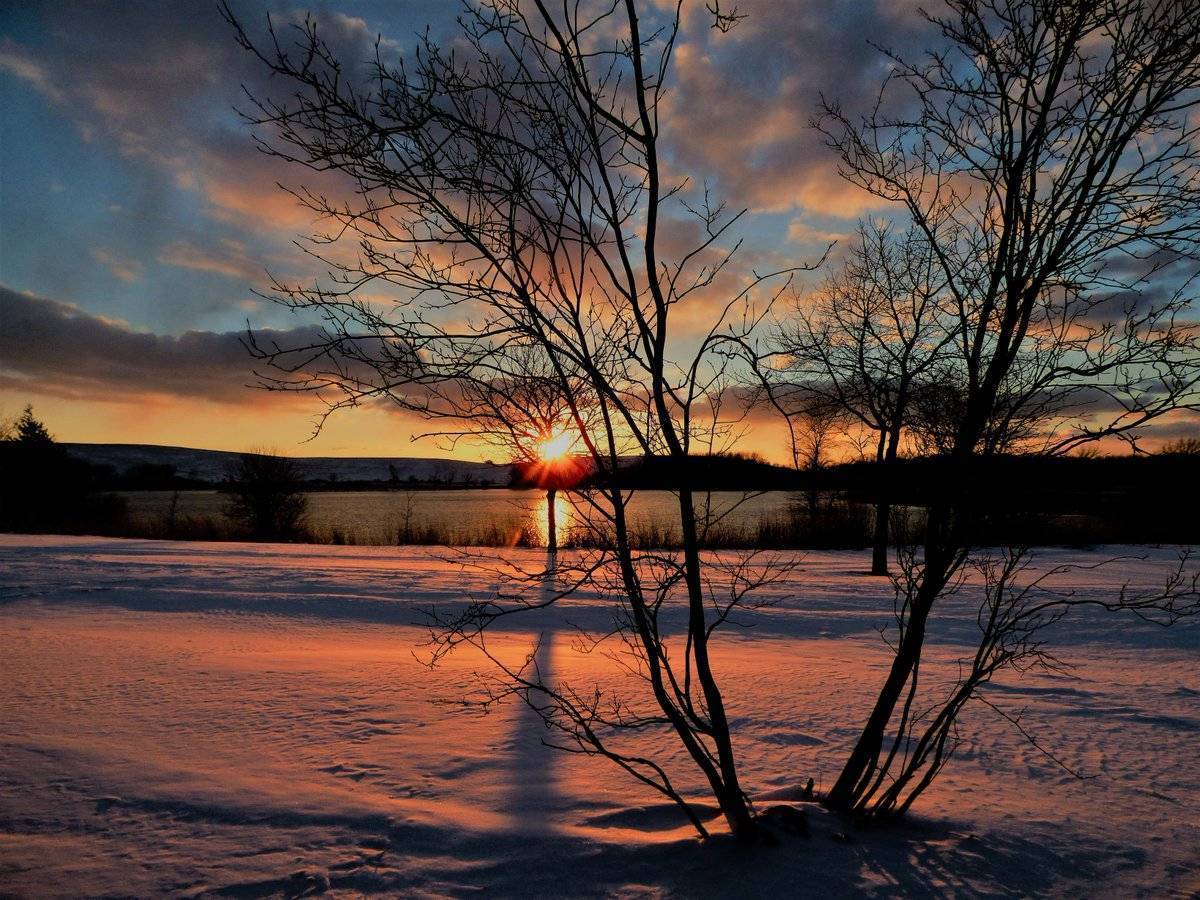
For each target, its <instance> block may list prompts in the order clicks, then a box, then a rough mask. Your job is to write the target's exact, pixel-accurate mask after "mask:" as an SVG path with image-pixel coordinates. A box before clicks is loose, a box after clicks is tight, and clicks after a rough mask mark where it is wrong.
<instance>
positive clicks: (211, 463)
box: [62, 443, 511, 485]
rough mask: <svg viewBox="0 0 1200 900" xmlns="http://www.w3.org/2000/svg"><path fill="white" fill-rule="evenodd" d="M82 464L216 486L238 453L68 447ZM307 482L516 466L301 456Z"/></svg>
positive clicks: (470, 474)
mask: <svg viewBox="0 0 1200 900" xmlns="http://www.w3.org/2000/svg"><path fill="white" fill-rule="evenodd" d="M62 446H63V447H65V448H66V449H67V452H68V453H70V454H71V455H72V456H74V457H75V458H77V459H81V460H84V461H85V462H88V463H91V464H93V465H99V466H107V467H110V468H111V469H112V470H113V471H114V472H115V473H116V474H117V475H119V476H126V475H128V474H129V473H130V472H131V471H136V470H139V469H141V470H145V469H147V468H161V467H169V468H171V469H173V470H174V473H175V475H177V476H178V477H180V478H183V479H189V480H195V481H203V482H211V483H213V484H216V483H217V482H219V481H221V480H222V479H223V478H224V477H225V471H226V467H227V466H228V465H229V464H230V462H232V461H233V460H235V459H236V458H237V456H238V454H237V453H232V452H229V451H226V450H195V449H193V448H191V447H160V446H158V445H155V444H68V443H64V444H63V445H62ZM295 461H296V465H297V466H299V468H300V471H301V473H302V476H303V478H304V479H305V480H306V481H316V482H338V483H342V482H388V481H393V480H399V481H400V482H409V481H414V482H419V483H423V484H435V483H436V484H475V485H506V484H508V481H509V475H510V472H511V466H508V465H495V464H492V463H476V462H463V461H461V460H454V459H428V458H420V457H405V456H391V457H388V456H369V457H337V456H309V457H295Z"/></svg>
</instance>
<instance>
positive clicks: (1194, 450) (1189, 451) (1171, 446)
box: [1158, 437, 1200, 456]
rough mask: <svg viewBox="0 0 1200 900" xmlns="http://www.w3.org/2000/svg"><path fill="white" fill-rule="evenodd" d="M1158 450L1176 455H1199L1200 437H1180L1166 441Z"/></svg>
mask: <svg viewBox="0 0 1200 900" xmlns="http://www.w3.org/2000/svg"><path fill="white" fill-rule="evenodd" d="M1158 452H1159V453H1163V454H1175V455H1178V456H1200V437H1181V438H1176V439H1175V440H1173V441H1167V442H1166V443H1165V444H1163V445H1162V448H1161V449H1159V451H1158Z"/></svg>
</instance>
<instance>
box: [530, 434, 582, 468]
mask: <svg viewBox="0 0 1200 900" xmlns="http://www.w3.org/2000/svg"><path fill="white" fill-rule="evenodd" d="M574 444H575V438H574V436H573V435H572V434H571V433H570V432H569V431H564V430H561V429H560V430H558V431H554V432H551V433H550V434H549V435H548V436H547V437H545V438H544V439H542V440H541V441H539V442H538V445H537V452H538V456H540V457H541V458H542V459H544V460H546V461H549V460H552V459H562V458H563V457H564V456H566V455H567V454H568V453H570V452H571V447H572V446H574Z"/></svg>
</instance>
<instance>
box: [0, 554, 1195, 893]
mask: <svg viewBox="0 0 1200 900" xmlns="http://www.w3.org/2000/svg"><path fill="white" fill-rule="evenodd" d="M1118 555H1129V556H1134V557H1139V558H1136V559H1128V560H1125V561H1122V562H1121V563H1119V564H1117V565H1116V566H1114V567H1107V568H1102V569H1097V570H1091V571H1087V572H1079V573H1075V574H1074V575H1072V576H1071V579H1072V581H1071V586H1072V587H1073V588H1075V589H1076V590H1077V591H1080V592H1086V591H1096V592H1101V591H1110V590H1112V589H1113V588H1114V583H1115V582H1117V581H1122V582H1123V581H1126V580H1130V581H1132V582H1134V583H1138V584H1147V585H1149V584H1153V583H1155V582H1157V581H1159V580H1161V578H1162V576H1163V575H1164V574H1165V572H1166V571H1167V570H1168V569H1170V568H1171V566H1172V563H1173V561H1174V559H1175V556H1176V554H1175V552H1174V550H1172V549H1170V548H1164V549H1152V550H1146V549H1142V548H1115V547H1104V548H1096V549H1095V550H1093V551H1090V552H1083V551H1065V550H1052V551H1051V550H1047V551H1043V552H1042V553H1040V554H1039V559H1040V560H1041V561H1042V563H1041V564H1042V565H1050V564H1058V563H1063V562H1083V563H1094V562H1096V561H1099V560H1100V559H1104V558H1106V557H1108V556H1118ZM512 557H513V558H514V559H516V560H517V561H518V562H522V563H527V564H529V565H531V566H533V565H536V564H537V562H538V557H537V555H536V551H514V552H513V553H512ZM1140 557H1145V558H1140ZM863 567H864V559H863V555H862V554H861V553H849V552H847V553H811V554H808V555H807V556H806V558H805V560H804V563H803V566H802V569H801V570H800V571H799V572H798V573H796V574H795V575H794V576H793V577H792V580H791V582H790V583H789V584H786V585H781V586H776V587H773V588H772V589H771V591H772V593H773V599H774V600H775V601H776V605H774V606H772V607H771V608H769V609H766V610H763V611H762V612H759V613H756V614H754V615H753V616H751V617H749V618H748V619H747V621H746V622H745V624H748V625H752V626H753V627H750V628H746V629H734V630H733V631H732V632H731V633H730V634H729V635H728V636H727V637H725V638H723V639H722V640H721V641H720V642H719V643H718V645H717V648H716V660H715V661H716V665H717V666H718V670H719V674H720V677H721V679H722V684H723V686H724V689H725V691H726V695H727V699H728V701H729V704H730V707H731V714H732V715H733V717H734V720H735V726H736V729H737V733H736V740H737V750H738V753H739V758H740V761H741V766H742V768H743V772H744V781H745V783H746V785H747V787H748V788H749V790H750V791H751V793H752V794H753V796H754V797H755V798H756V800H757V802H758V805H759V806H760V807H762V806H766V805H769V804H770V802H773V801H778V800H789V799H794V798H795V797H796V796H797V793H798V790H799V788H800V786H801V785H803V783H804V781H806V780H807V779H808V778H809V777H813V778H815V779H816V781H817V783H818V786H820V785H822V784H824V785H828V784H829V782H830V780H831V779H832V778H833V777H835V776H836V773H837V766H838V763H839V761H840V760H841V759H842V757H843V756H844V753H845V751H846V749H847V747H848V745H849V743H850V742H851V741H852V739H853V737H854V734H855V729H856V728H857V727H859V726H860V725H861V720H862V716H863V715H864V708H865V703H866V702H867V700H868V698H869V697H871V696H872V695H873V692H874V690H875V689H876V688H877V686H878V684H879V682H880V680H881V678H882V674H881V673H882V671H883V667H884V666H885V664H886V662H887V656H886V649H885V648H884V646H883V644H882V642H881V639H880V637H879V634H878V631H877V629H878V628H879V627H881V626H886V625H887V624H888V621H889V616H890V594H889V591H888V588H887V585H886V583H884V582H882V581H881V580H879V579H870V578H867V577H864V576H863V575H862V569H863ZM493 580H494V579H493ZM491 586H492V581H491V580H489V576H488V575H487V574H486V573H484V572H483V571H481V570H479V569H476V568H473V567H466V568H464V567H463V566H461V565H460V564H459V563H457V562H456V561H455V559H454V554H453V553H452V552H450V551H445V550H442V551H438V550H435V549H423V548H387V547H325V546H321V547H316V546H306V545H251V544H199V543H172V542H153V541H126V540H118V539H102V538H86V537H84V538H70V537H55V536H23V535H5V536H0V675H2V677H0V745H2V749H0V894H3V893H10V892H11V893H14V894H17V895H30V896H33V895H36V896H79V895H91V896H99V895H146V894H153V893H161V892H169V893H173V894H178V895H182V896H194V895H202V894H211V895H218V896H240V897H253V896H271V895H291V896H297V895H301V894H303V893H305V892H316V891H320V890H323V889H325V888H330V889H332V890H334V891H335V892H337V893H339V894H342V895H351V896H353V895H356V894H360V893H372V892H384V893H390V894H396V893H401V894H416V895H420V896H460V895H464V894H468V893H476V892H480V891H483V892H486V893H488V894H489V895H498V896H512V895H538V894H568V895H582V896H597V895H612V896H622V897H650V896H729V895H737V896H764V897H766V896H779V895H798V894H804V895H811V896H846V895H848V894H855V893H861V894H867V895H874V896H910V895H936V896H963V895H968V896H1018V895H1022V896H1023V895H1045V896H1079V895H1089V896H1109V897H1131V896H1178V897H1185V896H1194V895H1195V893H1196V892H1197V891H1200V837H1198V836H1200V766H1197V749H1198V748H1200V665H1198V663H1200V629H1198V628H1197V625H1196V623H1184V624H1181V625H1180V626H1177V627H1176V628H1173V629H1169V630H1164V629H1161V628H1157V627H1156V626H1153V625H1149V624H1146V623H1142V622H1140V621H1139V620H1136V619H1133V618H1120V619H1115V618H1114V617H1111V616H1105V615H1103V614H1090V615H1087V616H1082V617H1080V618H1077V619H1074V620H1071V621H1070V622H1068V623H1067V624H1066V625H1065V626H1064V628H1063V629H1062V630H1061V633H1060V634H1059V635H1058V636H1057V638H1056V644H1057V645H1059V646H1061V647H1062V648H1063V652H1064V655H1065V656H1066V658H1067V659H1068V660H1069V661H1070V662H1073V663H1075V664H1076V668H1075V669H1074V670H1073V671H1072V672H1071V673H1070V675H1069V676H1067V677H1050V676H1047V675H1032V674H1030V675H1026V676H1023V677H1015V676H1011V675H1010V676H1006V677H1005V678H1004V679H1003V681H1002V683H1001V684H998V685H995V686H993V687H992V688H991V689H990V690H991V691H992V694H991V699H992V700H993V701H994V702H997V703H1000V704H1003V705H1004V706H1005V707H1006V708H1008V709H1011V710H1012V711H1014V712H1015V711H1018V710H1021V709H1024V710H1025V719H1024V720H1023V721H1024V722H1025V724H1026V725H1027V727H1029V728H1030V729H1031V730H1033V731H1034V732H1035V733H1036V734H1037V736H1038V738H1039V740H1040V741H1041V743H1042V744H1043V745H1044V746H1047V747H1049V748H1051V749H1053V750H1054V752H1055V753H1056V754H1057V755H1058V756H1059V757H1060V758H1061V759H1062V760H1063V761H1064V762H1065V763H1067V764H1068V765H1070V766H1072V767H1073V768H1077V769H1079V770H1081V771H1082V772H1084V773H1085V774H1087V775H1089V776H1094V777H1091V778H1089V779H1087V780H1084V781H1079V780H1076V779H1074V778H1072V777H1071V776H1070V775H1068V774H1067V773H1066V772H1064V771H1063V770H1062V769H1061V768H1059V767H1058V766H1056V765H1055V764H1053V763H1052V762H1050V761H1049V760H1048V759H1047V758H1046V757H1045V756H1044V755H1043V754H1042V753H1041V752H1039V751H1038V750H1037V749H1036V748H1034V747H1032V746H1030V745H1029V744H1028V743H1027V742H1026V741H1025V740H1024V739H1023V738H1022V737H1021V736H1020V735H1019V734H1018V733H1016V732H1015V730H1014V729H1013V728H1012V727H1011V726H1009V725H1007V724H1006V723H1005V722H1003V721H1002V720H1001V719H999V717H998V716H996V715H995V714H994V713H992V712H990V711H988V710H987V709H986V708H983V707H972V708H970V709H969V711H968V712H967V714H966V716H965V720H964V723H963V726H964V737H965V739H966V741H965V744H964V746H963V747H962V748H961V749H960V751H959V753H958V755H957V756H956V757H955V759H954V760H953V761H952V763H951V765H950V767H949V769H948V770H947V771H946V773H945V774H944V775H943V776H942V777H941V779H940V780H939V781H938V782H937V783H935V786H934V787H933V788H932V789H931V790H930V791H929V792H928V793H927V794H926V795H925V796H924V797H923V798H922V799H921V800H920V801H918V803H917V806H916V807H915V809H914V815H912V816H911V818H910V819H908V820H907V821H906V822H904V823H902V824H898V825H889V826H876V827H873V828H859V827H855V826H854V825H852V824H850V823H848V822H846V821H843V820H841V819H839V818H837V817H835V816H833V815H831V814H828V813H825V812H823V811H822V810H820V809H819V808H818V807H816V806H812V805H808V806H806V807H805V808H806V809H807V811H808V817H809V820H810V824H811V825H812V830H813V834H812V837H810V838H807V839H805V838H801V837H791V836H783V837H782V838H781V840H780V844H779V845H778V846H775V847H757V848H752V849H747V848H742V847H738V846H736V845H734V844H733V843H732V842H731V841H729V840H728V839H727V838H724V837H722V836H718V837H716V838H714V839H713V840H712V841H709V842H707V843H701V842H699V841H697V840H696V839H695V838H694V837H693V835H692V834H691V832H690V830H689V829H688V828H687V827H686V826H685V825H684V824H683V823H682V822H681V821H680V820H679V817H678V816H677V814H676V813H675V811H674V810H673V809H671V808H669V807H666V806H664V805H663V804H662V803H661V802H660V801H659V798H658V797H657V796H655V795H653V794H652V793H649V792H648V791H647V790H645V789H643V788H642V787H640V786H639V785H637V784H636V783H633V782H631V781H629V780H627V778H626V776H624V775H623V774H622V773H620V772H619V771H617V770H616V769H615V768H613V767H611V766H610V765H608V764H605V763H603V762H600V761H594V760H588V759H584V758H580V757H574V756H567V755H564V754H561V753H554V752H552V751H549V750H547V749H546V748H544V747H543V746H541V744H540V739H541V733H540V725H539V724H538V722H537V721H536V719H535V718H533V717H532V714H531V713H529V712H528V711H527V710H525V709H524V708H523V707H521V706H519V705H517V704H510V705H506V706H502V707H500V708H499V709H497V710H496V711H494V712H493V713H492V714H490V715H487V716H479V715H478V714H476V713H474V712H472V711H470V710H466V709H463V708H461V707H460V706H457V705H455V704H453V703H438V702H433V701H453V700H455V699H457V698H460V697H462V696H463V695H464V694H465V693H467V692H469V691H470V690H471V688H472V686H473V685H474V684H475V683H476V679H475V674H474V673H475V672H476V671H483V670H484V668H485V662H484V661H483V660H482V659H481V658H479V657H478V656H470V655H467V654H460V655H454V656H451V657H450V658H449V659H448V660H447V661H446V662H444V663H443V664H441V665H440V666H439V667H437V668H435V669H432V670H431V669H430V668H428V667H427V666H426V665H425V661H426V660H427V657H428V651H427V648H425V647H423V646H422V643H423V641H424V640H425V631H424V630H423V628H422V627H421V626H420V624H419V623H420V620H421V619H420V615H419V609H418V608H419V607H421V606H423V605H427V604H429V603H437V604H443V605H445V604H457V603H461V602H462V601H463V600H464V599H465V597H467V596H469V595H475V596H481V595H485V594H486V593H487V592H488V591H489V589H490V588H491ZM965 593H967V594H969V593H970V592H965ZM606 615H607V607H606V604H605V601H604V600H603V598H601V597H597V596H594V595H582V596H579V597H572V598H571V599H570V600H569V601H568V602H566V603H564V608H563V609H562V610H561V611H560V612H559V613H558V614H557V615H556V616H553V617H547V618H545V619H539V620H537V621H538V623H539V624H538V625H536V626H535V625H534V620H525V621H523V622H522V621H520V620H519V617H518V620H517V621H516V623H515V624H513V625H511V626H510V627H508V628H507V629H506V630H504V631H503V632H500V633H499V634H497V636H496V637H495V638H494V644H493V649H495V650H496V651H497V652H498V653H500V655H502V656H506V657H509V658H512V659H519V658H522V657H523V656H524V654H525V653H527V652H528V651H529V649H530V648H531V647H532V646H533V644H534V642H535V641H536V640H537V635H536V634H535V633H534V632H533V631H532V630H531V629H533V628H534V627H540V628H544V629H545V631H544V633H543V650H544V652H545V653H546V654H547V658H548V659H549V662H550V665H551V668H552V670H553V672H554V675H555V677H556V678H559V679H562V680H564V681H565V680H570V681H572V682H573V683H582V682H584V681H585V680H587V679H596V678H598V679H601V680H603V681H606V682H614V681H615V680H617V679H619V678H620V676H619V674H618V673H617V672H616V671H615V669H613V667H612V666H611V665H607V664H606V663H605V662H604V660H603V659H600V658H597V657H596V656H594V655H593V656H589V657H581V656H580V655H579V654H577V653H575V652H574V651H573V650H572V649H571V644H570V641H569V639H568V632H567V631H566V623H567V622H568V621H585V622H590V623H594V624H597V623H600V622H602V621H603V617H604V616H606ZM973 621H974V620H973V612H972V610H971V608H970V606H969V597H963V598H961V599H958V600H956V601H954V602H948V603H947V604H946V605H945V606H944V607H943V608H942V609H940V610H939V612H938V614H937V623H938V625H937V629H936V633H935V635H934V638H935V640H934V642H933V644H932V645H931V647H930V652H931V656H930V658H929V664H928V665H929V667H930V668H931V670H932V669H933V668H936V666H937V665H939V664H940V665H942V666H947V665H951V664H952V662H953V659H954V658H956V657H957V656H958V655H960V654H961V653H962V652H963V649H964V641H967V640H969V638H970V635H971V631H972V629H973V627H974V624H973ZM606 665H607V668H606ZM668 746H669V745H668V744H666V743H660V744H659V747H660V749H661V748H666V747H668ZM676 769H677V770H678V771H679V773H680V775H681V777H682V781H683V783H684V784H685V785H686V786H687V787H688V789H689V791H693V792H697V793H696V796H699V793H698V787H699V786H698V785H697V784H696V783H695V780H694V779H691V778H690V776H687V775H686V769H685V768H683V767H682V764H679V765H677V766H676ZM718 830H720V829H718Z"/></svg>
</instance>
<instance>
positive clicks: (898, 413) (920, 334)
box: [767, 221, 957, 575]
mask: <svg viewBox="0 0 1200 900" xmlns="http://www.w3.org/2000/svg"><path fill="white" fill-rule="evenodd" d="M956 326H957V320H956V319H954V318H953V316H952V315H951V310H950V308H949V295H948V292H947V291H946V290H945V279H944V277H943V275H942V273H941V269H940V267H939V265H938V261H937V258H936V257H935V255H934V253H933V252H932V250H931V248H930V246H929V244H928V243H927V242H926V241H924V240H923V236H922V235H921V234H919V233H917V232H915V231H912V230H910V231H909V232H907V233H904V234H897V233H896V230H895V228H894V226H893V225H891V224H888V223H881V222H876V221H864V222H860V223H859V226H858V229H857V232H856V234H855V236H854V241H853V243H852V244H851V245H850V247H849V249H848V251H847V254H846V257H845V259H844V260H843V261H842V263H841V264H840V265H839V266H838V267H837V268H836V269H834V271H833V272H831V273H830V275H829V276H828V277H827V278H826V280H825V281H824V282H823V283H822V284H821V286H820V287H819V288H818V290H817V291H816V292H815V294H814V295H813V296H811V297H807V298H804V299H803V300H802V301H801V302H799V303H797V305H796V308H795V311H794V314H793V320H792V321H789V322H785V323H784V324H783V326H782V327H781V328H780V329H779V333H778V335H777V337H776V340H775V343H776V347H777V350H776V352H777V353H779V354H781V355H782V357H783V361H784V364H783V365H781V366H777V367H774V368H771V369H769V370H767V371H768V372H769V374H770V376H771V378H770V381H769V383H768V386H769V388H770V390H771V391H772V392H773V393H774V394H775V395H776V396H777V398H778V404H777V405H778V406H779V407H780V408H781V410H782V411H783V412H784V413H785V414H786V415H787V416H788V417H789V419H791V418H795V417H799V418H800V419H801V424H803V420H804V419H806V418H807V419H811V413H809V412H808V410H806V409H805V406H808V407H812V406H814V405H816V406H817V407H819V408H824V409H826V410H828V411H829V412H830V413H834V414H837V415H839V417H840V419H841V420H842V421H843V423H845V424H847V425H848V426H849V427H858V428H861V429H864V430H865V431H867V432H868V434H870V433H873V437H874V440H873V441H872V442H871V443H872V444H873V445H874V458H875V462H876V463H878V464H880V465H887V464H890V463H894V462H895V461H896V458H897V454H898V453H899V452H900V447H901V443H902V442H903V441H904V440H905V439H906V438H907V437H908V432H909V430H910V429H911V427H912V425H913V419H914V414H913V406H914V400H915V398H919V397H920V396H922V394H923V393H925V392H927V391H928V386H929V384H930V382H931V380H932V378H933V376H934V374H935V372H936V366H937V362H938V360H939V358H940V356H941V355H942V353H943V352H944V350H945V349H946V346H947V345H948V344H950V343H951V342H953V341H954V340H956ZM794 397H798V398H800V401H801V402H799V403H797V402H796V401H795V400H793V398H794ZM826 418H828V416H826ZM801 433H803V429H802V432H801ZM810 440H811V439H810ZM816 446H817V450H818V453H819V449H820V447H819V445H816ZM810 455H811V451H810ZM890 517H891V504H890V502H889V500H888V498H887V497H880V498H878V499H877V501H876V504H875V533H874V539H873V551H872V555H871V574H872V575H886V574H887V572H888V564H887V560H888V523H889V520H890Z"/></svg>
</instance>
